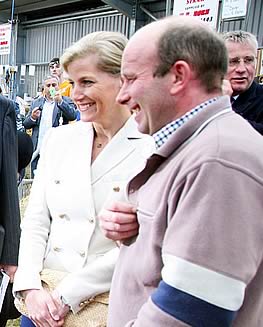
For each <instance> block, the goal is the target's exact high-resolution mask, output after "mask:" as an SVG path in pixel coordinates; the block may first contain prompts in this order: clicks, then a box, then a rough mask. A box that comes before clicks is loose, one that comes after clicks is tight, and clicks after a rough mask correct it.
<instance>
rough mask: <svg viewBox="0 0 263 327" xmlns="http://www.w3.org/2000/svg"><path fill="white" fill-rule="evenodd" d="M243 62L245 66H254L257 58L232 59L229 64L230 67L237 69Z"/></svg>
mask: <svg viewBox="0 0 263 327" xmlns="http://www.w3.org/2000/svg"><path fill="white" fill-rule="evenodd" d="M241 61H243V63H244V65H245V66H254V65H255V61H256V58H255V57H253V56H246V57H245V58H239V57H235V58H230V59H229V62H228V63H229V66H230V67H237V66H239V65H240V63H241Z"/></svg>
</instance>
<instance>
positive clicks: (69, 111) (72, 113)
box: [57, 97, 77, 121]
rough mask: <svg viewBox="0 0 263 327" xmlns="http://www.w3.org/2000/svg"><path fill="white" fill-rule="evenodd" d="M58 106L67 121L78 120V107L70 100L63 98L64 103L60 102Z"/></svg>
mask: <svg viewBox="0 0 263 327" xmlns="http://www.w3.org/2000/svg"><path fill="white" fill-rule="evenodd" d="M57 106H58V108H59V109H60V110H61V111H62V113H63V116H64V117H65V118H66V119H67V120H69V121H71V120H75V119H76V118H77V112H76V106H75V104H74V102H73V101H72V100H71V99H70V98H68V97H62V101H61V102H58V103H57Z"/></svg>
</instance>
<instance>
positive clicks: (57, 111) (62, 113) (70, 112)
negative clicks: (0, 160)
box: [23, 96, 77, 150]
mask: <svg viewBox="0 0 263 327" xmlns="http://www.w3.org/2000/svg"><path fill="white" fill-rule="evenodd" d="M62 99H63V101H62V103H61V104H58V103H55V107H54V111H53V118H52V127H57V126H59V119H60V117H62V118H63V125H65V124H68V122H69V121H72V120H75V119H76V118H77V112H76V109H75V108H76V107H75V104H74V102H73V101H72V100H71V99H70V98H69V97H64V96H63V97H62ZM45 101H46V100H45V98H44V97H40V98H38V99H36V100H34V101H33V102H32V104H31V107H30V110H29V112H28V114H27V116H26V118H25V120H24V122H23V125H24V127H25V128H26V129H30V128H32V141H33V146H34V150H35V149H36V148H37V142H38V135H39V126H40V121H41V115H42V112H41V114H40V116H39V118H38V119H37V120H36V121H33V120H32V119H31V113H32V110H33V109H34V108H36V107H42V108H43V105H44V103H45Z"/></svg>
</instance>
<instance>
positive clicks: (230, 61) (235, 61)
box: [229, 58, 240, 66]
mask: <svg viewBox="0 0 263 327" xmlns="http://www.w3.org/2000/svg"><path fill="white" fill-rule="evenodd" d="M239 62H240V59H239V58H233V59H230V60H229V65H230V66H233V65H237V64H239Z"/></svg>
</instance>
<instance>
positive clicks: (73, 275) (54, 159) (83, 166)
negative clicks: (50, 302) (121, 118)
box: [13, 117, 155, 312]
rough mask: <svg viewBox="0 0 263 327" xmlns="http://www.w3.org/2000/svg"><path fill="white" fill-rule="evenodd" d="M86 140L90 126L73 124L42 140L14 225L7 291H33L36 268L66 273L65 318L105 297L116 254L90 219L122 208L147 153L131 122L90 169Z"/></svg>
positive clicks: (145, 139) (146, 141)
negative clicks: (107, 207) (14, 263)
mask: <svg viewBox="0 0 263 327" xmlns="http://www.w3.org/2000/svg"><path fill="white" fill-rule="evenodd" d="M93 137H94V135H93V127H92V124H91V123H84V122H81V121H80V122H77V123H74V124H70V125H65V126H61V127H57V128H54V129H52V130H51V131H50V133H49V134H48V135H47V137H46V138H45V144H44V145H43V150H41V156H40V161H39V163H38V169H37V172H36V176H35V179H34V182H33V185H32V189H31V194H30V199H29V204H28V207H27V210H26V213H25V217H24V219H23V221H22V224H21V228H22V234H21V241H20V251H19V264H18V270H17V272H16V276H15V281H14V288H13V290H14V292H18V291H21V290H25V289H32V288H35V289H39V288H41V281H40V277H39V273H40V271H41V270H42V269H43V267H45V268H52V269H57V270H62V271H66V272H69V274H68V275H67V277H66V278H65V279H64V280H63V281H62V282H61V283H60V284H59V285H58V287H57V290H58V291H59V293H60V294H61V295H62V296H63V297H64V299H65V300H66V301H67V303H68V304H69V305H70V306H71V309H72V310H73V312H77V311H79V310H80V309H81V307H82V304H83V302H84V301H85V300H87V299H89V298H90V297H92V296H94V295H96V294H99V293H102V292H105V291H108V290H109V289H110V284H111V279H112V274H113V269H114V266H115V262H116V260H117V257H118V254H119V251H118V248H117V247H116V244H115V243H114V242H113V241H111V240H108V239H106V238H105V237H104V236H103V234H102V233H101V231H100V228H99V224H98V220H97V215H98V213H99V211H100V210H101V209H102V207H103V205H104V204H105V203H106V202H107V201H111V200H112V199H115V200H116V199H117V200H122V201H123V200H124V201H125V200H126V197H125V188H126V185H127V183H128V180H129V179H131V178H132V177H133V176H135V175H136V174H137V173H138V172H139V171H141V170H142V169H143V168H144V166H145V163H146V159H147V158H148V157H149V156H150V154H151V153H152V152H153V151H154V149H155V146H154V141H153V139H152V137H150V136H147V135H143V134H141V133H139V132H138V131H137V125H136V122H135V121H134V118H133V117H131V118H130V119H129V120H128V121H127V122H126V124H125V125H124V127H123V128H121V129H120V130H119V132H118V133H117V134H116V135H115V136H114V137H113V138H112V140H111V141H110V142H109V143H108V144H107V145H106V147H105V148H104V149H103V151H102V152H101V153H100V154H99V156H98V157H97V158H96V160H95V161H94V162H93V164H92V165H91V151H92V144H93Z"/></svg>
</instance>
